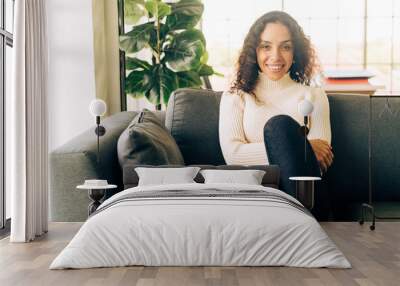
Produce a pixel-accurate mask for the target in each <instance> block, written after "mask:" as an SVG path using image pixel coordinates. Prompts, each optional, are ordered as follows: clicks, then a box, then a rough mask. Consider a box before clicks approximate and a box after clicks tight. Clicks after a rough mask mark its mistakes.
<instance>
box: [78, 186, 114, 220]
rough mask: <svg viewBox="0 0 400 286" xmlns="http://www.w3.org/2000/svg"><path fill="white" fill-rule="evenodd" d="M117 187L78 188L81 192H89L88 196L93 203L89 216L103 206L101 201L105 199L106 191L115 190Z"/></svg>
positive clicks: (89, 209)
mask: <svg viewBox="0 0 400 286" xmlns="http://www.w3.org/2000/svg"><path fill="white" fill-rule="evenodd" d="M116 187H117V185H104V186H94V185H79V186H77V187H76V188H77V189H80V190H87V191H88V196H89V198H90V199H91V200H92V202H91V203H90V204H89V205H88V216H90V215H91V214H92V213H94V212H95V211H96V209H97V208H98V207H99V205H100V204H101V202H100V201H101V199H103V197H104V195H105V194H106V191H107V190H108V189H115V188H116Z"/></svg>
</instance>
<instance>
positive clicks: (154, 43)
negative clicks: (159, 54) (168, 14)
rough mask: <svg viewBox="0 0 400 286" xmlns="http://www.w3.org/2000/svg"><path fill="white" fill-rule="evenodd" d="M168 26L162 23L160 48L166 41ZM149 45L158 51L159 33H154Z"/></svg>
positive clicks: (151, 35)
mask: <svg viewBox="0 0 400 286" xmlns="http://www.w3.org/2000/svg"><path fill="white" fill-rule="evenodd" d="M168 31H169V29H168V26H167V25H165V24H163V23H160V46H161V47H162V45H163V43H164V41H165V40H166V34H167V33H168ZM149 45H150V46H151V48H152V49H153V50H154V51H157V31H156V29H154V31H153V32H152V33H151V34H150V40H149Z"/></svg>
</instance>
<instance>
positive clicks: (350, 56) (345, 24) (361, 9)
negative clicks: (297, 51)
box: [202, 0, 400, 91]
mask: <svg viewBox="0 0 400 286" xmlns="http://www.w3.org/2000/svg"><path fill="white" fill-rule="evenodd" d="M203 3H204V8H205V9H204V15H203V22H202V29H203V32H204V35H205V37H206V39H207V50H208V52H209V64H210V65H212V66H213V67H214V68H215V69H216V70H217V71H219V72H221V73H223V74H224V75H225V77H223V78H221V77H217V76H213V77H212V78H211V82H212V85H213V89H214V90H223V89H225V88H227V87H228V86H229V82H230V79H231V76H232V74H233V71H234V66H235V64H236V59H237V56H238V52H239V49H240V48H241V46H242V43H243V40H244V37H245V35H246V33H247V31H248V30H249V28H250V25H251V24H252V23H253V22H254V21H255V20H256V19H257V18H258V17H259V16H261V15H262V14H264V13H266V12H268V11H272V10H283V11H285V12H288V13H289V14H291V15H292V16H293V17H294V18H295V19H296V20H297V21H298V22H299V24H300V25H301V26H302V27H303V29H304V32H305V33H306V35H308V36H309V37H310V38H311V41H312V43H313V44H314V46H315V48H316V50H317V53H318V56H319V59H320V61H321V64H322V67H323V69H331V68H340V69H360V68H367V69H369V70H371V71H372V72H374V73H375V74H376V75H377V76H376V77H375V78H374V79H373V82H374V83H379V84H384V85H385V87H386V89H387V90H390V91H400V81H399V77H400V75H399V74H400V69H399V66H400V1H396V0H351V1H348V0H340V1H338V0H324V1H321V0H302V1H298V0H269V1H264V0H247V1H245V4H243V2H240V1H230V0H218V1H215V0H203ZM222 11H223V12H222Z"/></svg>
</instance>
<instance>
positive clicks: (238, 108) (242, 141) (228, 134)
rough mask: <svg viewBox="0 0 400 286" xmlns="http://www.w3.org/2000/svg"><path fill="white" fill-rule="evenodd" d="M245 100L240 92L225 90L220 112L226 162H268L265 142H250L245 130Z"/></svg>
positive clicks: (243, 163)
mask: <svg viewBox="0 0 400 286" xmlns="http://www.w3.org/2000/svg"><path fill="white" fill-rule="evenodd" d="M243 111H244V100H243V98H242V97H241V96H239V95H238V94H232V93H229V92H225V93H224V94H223V95H222V98H221V104H220V113H219V141H220V145H221V150H222V154H223V155H224V158H225V162H226V163H227V164H229V165H231V164H239V165H253V164H268V160H267V154H266V151H265V146H264V143H263V142H260V143H248V142H247V140H246V137H245V134H244V130H243Z"/></svg>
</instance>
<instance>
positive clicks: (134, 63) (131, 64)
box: [125, 57, 151, 70]
mask: <svg viewBox="0 0 400 286" xmlns="http://www.w3.org/2000/svg"><path fill="white" fill-rule="evenodd" d="M150 68H151V65H150V64H149V63H148V62H146V61H143V60H140V59H138V58H131V57H126V58H125V69H126V70H137V69H140V70H149V69H150Z"/></svg>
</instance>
